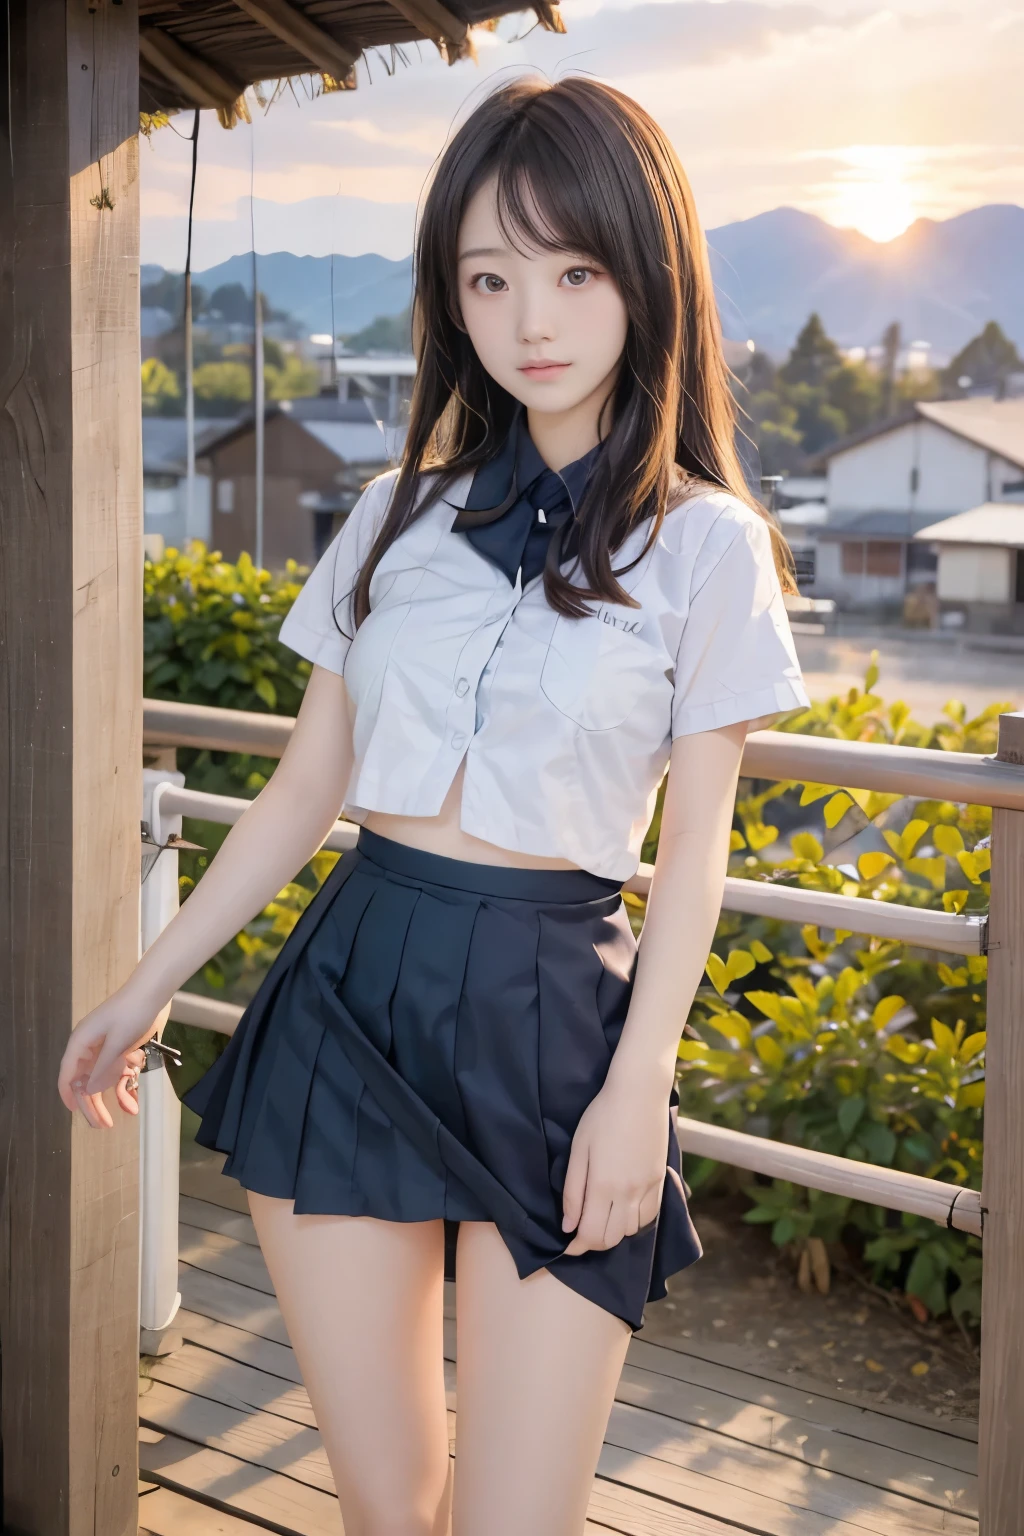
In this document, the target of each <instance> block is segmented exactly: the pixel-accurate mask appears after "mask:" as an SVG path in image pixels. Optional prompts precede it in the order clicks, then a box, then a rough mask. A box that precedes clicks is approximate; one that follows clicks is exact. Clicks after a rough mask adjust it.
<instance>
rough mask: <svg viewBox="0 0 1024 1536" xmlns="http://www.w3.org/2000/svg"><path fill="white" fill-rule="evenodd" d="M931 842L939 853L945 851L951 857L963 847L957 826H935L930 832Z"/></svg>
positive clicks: (961, 850) (960, 851)
mask: <svg viewBox="0 0 1024 1536" xmlns="http://www.w3.org/2000/svg"><path fill="white" fill-rule="evenodd" d="M932 842H933V843H934V844H935V846H936V848H937V849H938V850H939V852H940V853H947V854H949V856H950V857H951V858H953V857H955V856H956V854H958V853H962V852H963V849H964V840H963V838H962V837H961V835H960V828H959V827H948V826H942V825H940V826H937V827H936V828H935V830H934V832H933V833H932Z"/></svg>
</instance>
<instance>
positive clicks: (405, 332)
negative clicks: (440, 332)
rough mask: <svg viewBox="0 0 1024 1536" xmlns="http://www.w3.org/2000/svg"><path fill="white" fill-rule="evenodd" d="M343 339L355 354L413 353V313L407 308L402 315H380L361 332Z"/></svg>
mask: <svg viewBox="0 0 1024 1536" xmlns="http://www.w3.org/2000/svg"><path fill="white" fill-rule="evenodd" d="M342 339H343V341H344V343H345V345H346V347H350V348H351V349H352V351H353V352H411V351H412V312H411V310H410V309H409V308H406V309H403V310H402V313H401V314H400V315H378V316H377V318H376V320H371V322H370V324H369V325H366V326H364V327H363V329H362V330H361V331H355V332H354V333H353V334H352V335H351V336H345V337H343V338H342Z"/></svg>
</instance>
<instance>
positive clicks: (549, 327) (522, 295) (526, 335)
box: [516, 283, 558, 347]
mask: <svg viewBox="0 0 1024 1536" xmlns="http://www.w3.org/2000/svg"><path fill="white" fill-rule="evenodd" d="M516 319H517V331H518V335H519V340H520V342H521V343H522V344H523V346H527V347H535V346H540V345H542V344H543V343H545V342H550V341H553V340H554V339H555V335H556V334H557V329H558V328H557V325H556V323H555V313H554V296H553V295H552V294H550V293H549V292H547V291H546V288H545V286H544V285H542V284H540V283H525V284H523V285H522V286H521V287H520V290H519V312H518V315H517V317H516Z"/></svg>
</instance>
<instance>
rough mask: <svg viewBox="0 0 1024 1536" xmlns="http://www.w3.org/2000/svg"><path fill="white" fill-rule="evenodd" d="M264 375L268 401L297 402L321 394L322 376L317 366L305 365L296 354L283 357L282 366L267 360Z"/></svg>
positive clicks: (312, 364) (313, 364)
mask: <svg viewBox="0 0 1024 1536" xmlns="http://www.w3.org/2000/svg"><path fill="white" fill-rule="evenodd" d="M263 374H264V379H265V382H266V392H267V399H268V400H297V399H299V398H300V397H302V396H306V395H316V394H319V392H320V374H319V372H318V370H317V367H316V364H315V363H304V362H303V361H302V359H301V357H296V356H295V355H294V353H289V354H287V355H286V356H284V357H282V359H281V362H280V365H278V364H276V363H272V362H271V361H270V359H269V358H267V360H266V362H265V364H264V369H263Z"/></svg>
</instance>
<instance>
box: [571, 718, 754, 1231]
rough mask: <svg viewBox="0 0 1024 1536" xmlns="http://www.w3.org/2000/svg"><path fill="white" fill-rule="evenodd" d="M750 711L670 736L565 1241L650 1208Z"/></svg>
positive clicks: (577, 1154)
mask: <svg viewBox="0 0 1024 1536" xmlns="http://www.w3.org/2000/svg"><path fill="white" fill-rule="evenodd" d="M747 729H748V725H747V722H742V721H741V722H740V723H739V724H738V725H728V726H722V727H720V728H719V729H717V730H711V731H701V732H697V733H695V734H693V735H684V736H677V737H676V738H675V741H674V742H673V745H672V756H671V762H670V768H669V775H668V783H667V785H666V786H665V799H664V803H663V806H662V819H661V834H660V837H659V839H658V857H657V862H656V864H655V869H654V875H653V878H652V880H651V889H650V894H649V896H648V900H647V916H646V918H645V921H644V927H643V932H642V935H641V938H640V945H639V953H638V956H637V969H636V977H635V981H634V984H633V992H632V995H631V998H630V1005H629V1012H628V1014H627V1016H626V1022H625V1024H624V1026H623V1030H622V1035H621V1036H620V1039H619V1043H618V1046H617V1048H616V1051H615V1054H614V1056H613V1057H612V1062H611V1066H610V1067H609V1069H608V1075H607V1077H606V1079H605V1083H604V1086H603V1088H602V1089H601V1091H600V1093H598V1094H597V1096H596V1097H595V1098H594V1099H593V1101H592V1102H591V1104H590V1105H589V1106H588V1107H587V1110H586V1112H585V1113H584V1115H583V1116H582V1118H581V1120H580V1123H579V1126H578V1127H577V1131H576V1135H575V1136H574V1138H573V1144H572V1151H571V1153H570V1157H569V1167H568V1169H567V1172H566V1178H565V1189H564V1193H563V1211H564V1219H563V1223H562V1226H563V1230H564V1231H571V1230H572V1229H573V1228H574V1227H576V1226H577V1225H578V1227H579V1230H578V1231H577V1234H576V1236H575V1237H574V1238H573V1241H572V1242H571V1243H570V1244H569V1246H568V1248H567V1249H566V1253H569V1254H576V1253H584V1252H586V1250H587V1249H589V1248H611V1247H614V1245H615V1244H616V1243H617V1242H619V1241H620V1239H621V1238H623V1237H626V1236H629V1235H631V1234H632V1233H634V1232H636V1231H638V1230H639V1228H640V1227H642V1226H646V1224H647V1223H648V1222H649V1221H652V1220H653V1219H654V1217H655V1216H657V1214H658V1210H659V1208H660V1206H661V1194H662V1184H663V1181H664V1178H665V1137H666V1128H665V1106H666V1103H667V1101H668V1097H669V1093H670V1092H671V1089H672V1084H673V1081H674V1077H675V1066H676V1052H677V1049H678V1046H679V1039H680V1036H681V1034H682V1031H683V1025H684V1024H685V1023H686V1017H687V1014H688V1013H689V1011H690V1004H691V1003H692V1001H693V996H694V993H695V992H696V990H697V987H698V985H699V984H700V979H701V977H702V975H703V974H704V967H705V964H706V963H707V958H708V954H709V952H710V950H711V943H712V940H713V938H714V934H715V927H716V925H717V923H718V916H719V911H720V909H721V905H722V891H723V889H724V884H725V875H726V869H727V866H728V859H729V833H730V830H731V827H732V818H733V808H734V805H735V800H736V784H737V780H738V778H739V768H740V759H741V757H742V754H743V743H744V740H745V739H746V734H747Z"/></svg>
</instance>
